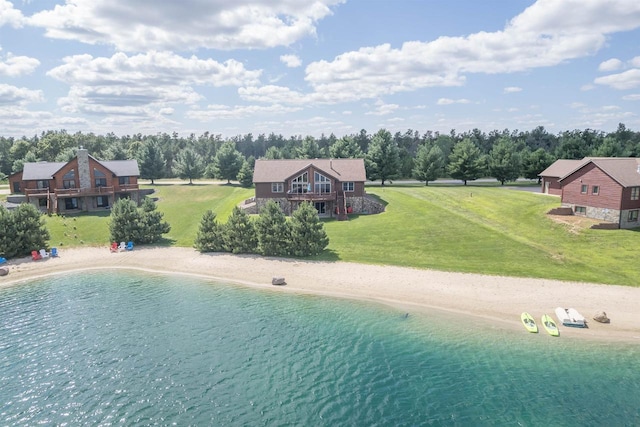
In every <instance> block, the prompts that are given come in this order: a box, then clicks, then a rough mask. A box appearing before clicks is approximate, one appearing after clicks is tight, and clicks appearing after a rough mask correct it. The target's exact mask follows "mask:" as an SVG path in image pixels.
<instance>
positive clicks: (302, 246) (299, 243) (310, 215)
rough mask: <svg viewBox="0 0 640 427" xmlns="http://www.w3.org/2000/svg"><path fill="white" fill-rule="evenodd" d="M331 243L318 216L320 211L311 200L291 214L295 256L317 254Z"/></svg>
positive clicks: (292, 248)
mask: <svg viewBox="0 0 640 427" xmlns="http://www.w3.org/2000/svg"><path fill="white" fill-rule="evenodd" d="M328 244H329V238H328V237H327V233H326V231H325V229H324V225H323V224H322V223H321V222H320V219H319V218H318V211H316V209H315V208H314V207H313V205H311V203H309V202H304V203H302V204H300V206H299V207H298V209H296V210H295V211H294V212H293V215H292V216H291V246H290V248H289V252H290V254H291V255H294V256H300V257H303V256H310V255H317V254H319V253H320V252H322V251H323V250H324V249H325V248H326V247H327V245H328Z"/></svg>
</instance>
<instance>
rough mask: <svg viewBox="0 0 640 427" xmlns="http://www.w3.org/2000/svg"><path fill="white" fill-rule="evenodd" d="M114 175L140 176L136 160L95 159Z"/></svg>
mask: <svg viewBox="0 0 640 427" xmlns="http://www.w3.org/2000/svg"><path fill="white" fill-rule="evenodd" d="M96 161H97V162H98V163H100V164H101V165H102V166H104V167H105V168H107V169H109V170H110V171H111V172H113V173H114V174H116V176H140V169H138V161H137V160H96Z"/></svg>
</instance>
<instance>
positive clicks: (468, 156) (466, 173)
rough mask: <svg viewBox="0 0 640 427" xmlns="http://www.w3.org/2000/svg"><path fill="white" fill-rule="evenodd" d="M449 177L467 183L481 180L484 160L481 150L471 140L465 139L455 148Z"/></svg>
mask: <svg viewBox="0 0 640 427" xmlns="http://www.w3.org/2000/svg"><path fill="white" fill-rule="evenodd" d="M448 171H449V175H451V177H452V178H454V179H460V180H462V181H463V182H464V185H467V181H469V180H471V181H472V180H474V179H478V178H480V176H481V175H482V173H483V158H482V155H481V153H480V149H478V147H476V146H475V144H474V143H473V142H471V140H470V139H469V138H465V139H463V140H462V141H460V142H459V143H457V144H456V145H455V146H454V147H453V151H452V152H451V155H450V156H449V167H448Z"/></svg>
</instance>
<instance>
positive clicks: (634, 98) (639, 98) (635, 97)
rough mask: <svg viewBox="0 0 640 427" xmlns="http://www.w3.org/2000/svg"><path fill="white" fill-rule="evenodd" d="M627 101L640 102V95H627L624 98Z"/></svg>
mask: <svg viewBox="0 0 640 427" xmlns="http://www.w3.org/2000/svg"><path fill="white" fill-rule="evenodd" d="M622 99H624V100H625V101H640V93H634V94H631V95H625V96H623V97H622Z"/></svg>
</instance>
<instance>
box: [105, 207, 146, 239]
mask: <svg viewBox="0 0 640 427" xmlns="http://www.w3.org/2000/svg"><path fill="white" fill-rule="evenodd" d="M141 220H142V218H141V215H140V212H139V211H138V208H137V207H136V204H135V202H134V201H132V200H130V199H120V200H118V201H116V202H115V203H114V204H113V207H112V208H111V220H110V221H109V235H110V237H109V238H110V239H111V241H112V242H128V241H132V242H136V243H140V241H141V240H142V236H141V234H142V233H141V226H142V224H141Z"/></svg>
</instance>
